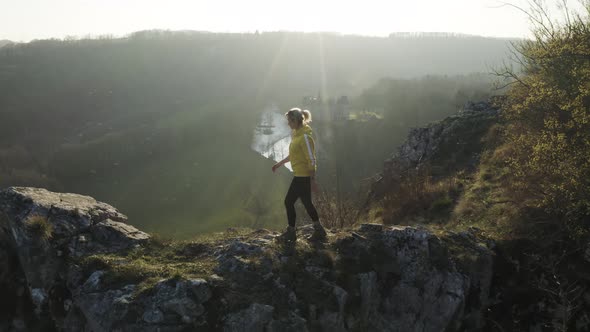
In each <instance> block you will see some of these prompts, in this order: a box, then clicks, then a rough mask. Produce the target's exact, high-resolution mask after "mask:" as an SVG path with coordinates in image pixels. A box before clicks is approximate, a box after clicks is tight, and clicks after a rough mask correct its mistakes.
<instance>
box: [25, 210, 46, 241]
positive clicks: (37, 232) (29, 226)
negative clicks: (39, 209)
mask: <svg viewBox="0 0 590 332" xmlns="http://www.w3.org/2000/svg"><path fill="white" fill-rule="evenodd" d="M25 228H26V231H27V233H28V234H29V235H30V236H31V237H33V238H35V239H39V240H43V241H46V240H49V239H50V238H51V236H52V235H53V227H52V226H51V223H49V220H48V219H47V217H45V216H40V215H33V216H30V217H28V218H27V220H26V221H25Z"/></svg>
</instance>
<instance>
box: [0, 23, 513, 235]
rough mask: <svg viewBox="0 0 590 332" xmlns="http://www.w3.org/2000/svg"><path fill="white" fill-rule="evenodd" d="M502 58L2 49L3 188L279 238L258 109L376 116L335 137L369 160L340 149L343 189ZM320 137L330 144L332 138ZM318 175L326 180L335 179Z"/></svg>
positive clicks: (237, 37) (479, 52)
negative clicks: (346, 104)
mask: <svg viewBox="0 0 590 332" xmlns="http://www.w3.org/2000/svg"><path fill="white" fill-rule="evenodd" d="M507 46H508V40H502V39H490V38H482V37H472V36H454V35H439V34H437V35H428V34H425V35H418V36H407V35H392V36H391V37H388V38H377V37H361V36H347V35H336V34H318V33H287V32H274V33H260V34H257V33H254V34H219V33H204V32H164V31H145V32H137V33H134V34H132V35H130V36H128V37H125V38H97V39H81V40H72V39H68V40H38V41H33V42H30V43H23V44H12V45H6V46H4V47H2V48H1V49H0V186H37V187H45V188H48V189H51V190H56V191H66V192H78V193H83V194H88V195H92V196H94V197H97V198H98V199H100V200H103V201H106V202H109V203H111V204H114V205H117V206H119V207H120V208H121V210H122V211H123V212H124V213H126V214H128V215H129V217H130V222H131V223H133V224H136V225H137V226H140V227H142V228H144V229H146V230H148V231H154V230H158V231H165V232H167V233H173V234H183V235H189V234H190V233H194V232H197V231H202V230H205V229H210V228H209V227H217V228H218V229H224V228H225V227H227V226H230V225H237V224H240V225H243V224H245V225H246V226H253V225H254V224H256V225H261V224H262V225H265V226H272V225H274V226H276V227H279V226H281V227H282V226H283V219H284V211H283V204H282V196H283V195H284V193H285V192H286V186H287V185H288V181H289V180H290V178H289V177H290V174H289V173H287V172H286V171H285V172H279V174H275V175H274V177H273V174H272V172H270V166H271V164H272V162H271V161H269V160H266V159H264V158H262V157H261V156H260V155H258V154H256V153H255V152H253V151H252V150H251V149H250V141H251V140H252V133H253V130H254V129H255V128H256V124H257V121H258V116H259V114H260V113H261V112H262V110H263V109H264V108H265V107H267V106H268V105H269V104H273V103H274V104H275V105H277V106H278V107H279V109H281V110H283V109H287V108H290V107H293V106H302V98H303V97H304V96H317V95H318V94H320V95H321V96H322V97H323V99H324V100H325V101H328V100H330V98H334V97H336V98H338V97H340V96H344V95H346V96H348V97H349V99H350V101H351V105H353V107H354V108H356V109H358V110H363V109H378V110H381V113H382V114H381V116H382V118H383V121H374V122H358V123H356V124H354V123H351V124H350V125H346V126H345V127H343V128H342V129H343V130H341V131H339V133H344V134H351V135H353V136H351V135H349V136H350V137H342V138H341V139H342V141H343V142H345V141H346V142H359V140H361V139H362V142H370V143H368V144H369V145H370V146H371V147H372V148H371V149H370V150H371V155H370V156H368V155H366V154H363V153H364V152H363V151H367V149H366V146H368V145H367V144H364V145H363V144H356V143H355V144H349V145H347V146H342V147H341V148H347V151H346V154H347V155H353V156H357V160H358V161H362V164H359V163H360V162H357V163H342V162H341V163H339V164H340V165H344V167H348V168H346V169H342V170H340V172H341V173H340V174H343V176H345V177H346V180H347V181H349V182H350V183H353V182H358V181H357V179H359V178H360V177H362V176H365V175H367V174H373V173H375V172H377V171H378V169H379V167H380V165H381V162H382V160H384V159H386V158H387V156H388V154H389V153H390V152H391V151H392V150H393V149H394V148H395V146H396V145H397V144H399V143H401V142H399V141H400V140H401V138H403V137H405V131H406V130H407V129H408V126H410V125H411V126H415V125H420V124H422V123H425V122H429V121H432V120H436V119H440V118H444V117H445V116H447V115H449V113H450V112H454V111H455V110H456V109H457V107H458V106H460V105H461V104H462V103H464V102H465V101H466V100H468V99H469V98H470V97H471V96H475V95H481V94H482V93H483V94H484V95H485V94H486V93H487V92H486V91H483V92H482V91H479V90H482V89H483V90H486V88H482V87H484V86H486V84H487V83H485V82H484V81H485V79H483V78H482V77H479V76H477V75H476V76H474V75H467V74H470V73H474V72H478V73H482V72H488V71H489V70H490V66H493V65H494V64H499V63H500V62H501V61H502V59H503V57H504V55H505V54H506V53H507V50H508V48H507ZM425 75H430V76H428V77H426V76H425ZM433 75H435V76H433ZM436 75H438V76H436ZM382 78H389V79H387V80H381V79H382ZM482 82H483V83H482ZM475 90H478V91H475ZM488 90H489V89H488ZM404 91H406V92H404ZM310 109H312V111H313V112H315V110H316V109H315V108H313V107H310ZM314 128H315V129H316V130H317V131H316V133H317V134H318V136H322V135H324V137H327V135H329V132H328V129H329V128H328V127H327V126H322V125H321V124H320V123H318V122H314ZM324 128H325V130H323V129H324ZM322 130H323V132H322ZM325 143H326V142H325V141H324V145H323V147H326V144H325ZM351 149H352V150H351ZM323 151H325V150H323ZM343 153H344V152H343ZM322 157H323V158H325V159H326V158H327V159H329V158H330V157H329V151H328V152H326V153H325V154H323V155H322ZM327 165H328V162H323V164H322V172H323V179H324V180H326V179H328V180H330V179H331V176H332V174H330V172H329V171H328V170H327V168H326V166H327ZM360 170H362V172H360ZM346 185H349V184H346ZM171 225H173V226H171ZM152 226H153V227H152ZM163 228H164V230H163Z"/></svg>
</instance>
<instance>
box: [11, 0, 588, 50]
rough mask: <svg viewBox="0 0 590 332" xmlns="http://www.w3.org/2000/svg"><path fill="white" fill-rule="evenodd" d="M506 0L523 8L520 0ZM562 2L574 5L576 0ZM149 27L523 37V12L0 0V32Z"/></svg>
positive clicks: (399, 3) (459, 2) (68, 33)
mask: <svg viewBox="0 0 590 332" xmlns="http://www.w3.org/2000/svg"><path fill="white" fill-rule="evenodd" d="M507 1H508V2H510V3H512V4H515V5H518V6H520V7H522V8H527V4H526V1H525V0H513V1H511V0H507ZM561 1H562V0H549V1H547V2H548V3H549V6H550V7H551V6H552V5H554V4H555V3H558V2H561ZM568 3H570V6H571V7H572V8H574V9H577V8H578V9H579V8H581V6H580V5H579V4H578V3H577V2H576V0H573V1H571V0H570V1H568ZM150 29H163V30H199V31H215V32H255V31H279V30H282V31H304V32H313V31H326V32H340V33H343V34H358V35H369V36H387V35H389V34H390V33H393V32H453V33H463V34H471V35H480V36H487V37H516V38H526V37H530V24H529V22H528V19H527V17H526V15H525V14H524V13H522V12H521V11H519V10H518V9H516V8H514V7H512V6H506V5H504V6H503V2H501V1H499V0H444V1H443V0H362V1H360V0H359V1H346V0H330V1H322V0H296V1H295V0H289V1H285V0H248V1H244V0H234V1H229V0H165V1H164V0H0V40H1V39H8V40H12V41H17V42H27V41H30V40H32V39H47V38H65V37H78V38H79V37H98V36H100V35H112V36H115V37H119V36H125V35H127V34H129V33H131V32H134V31H139V30H150Z"/></svg>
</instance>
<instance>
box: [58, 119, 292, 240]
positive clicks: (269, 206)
mask: <svg viewBox="0 0 590 332" xmlns="http://www.w3.org/2000/svg"><path fill="white" fill-rule="evenodd" d="M224 119H227V118H226V117H224V114H223V112H220V114H209V115H203V114H201V113H198V112H183V113H178V114H176V115H175V116H172V117H169V118H166V119H164V120H159V121H157V122H156V123H154V124H151V125H149V126H147V125H146V126H145V127H143V128H131V129H128V130H123V131H120V132H117V133H116V134H111V135H110V136H103V137H101V138H100V139H97V140H94V141H91V142H88V143H85V144H80V145H77V146H75V147H73V146H72V147H66V148H64V149H63V150H62V151H61V152H60V153H58V155H57V157H56V158H55V159H54V160H53V162H52V165H53V168H54V171H55V172H56V175H57V177H58V178H59V179H60V180H61V181H62V182H63V183H64V186H65V187H67V189H68V190H70V191H75V192H81V193H86V194H89V195H93V196H95V197H97V198H98V199H100V200H103V201H106V202H109V203H112V204H113V205H115V206H118V207H119V208H120V209H121V211H123V212H124V213H126V214H127V215H128V216H129V217H130V222H131V223H132V224H134V225H137V226H141V227H143V228H145V229H147V230H150V231H156V232H158V233H161V234H165V235H169V236H175V237H183V236H191V235H194V234H197V233H201V232H210V231H217V230H223V229H225V228H227V227H231V226H265V227H275V228H276V227H282V226H284V225H283V224H284V220H283V219H284V208H283V203H282V201H283V197H284V194H285V193H286V190H287V186H288V184H289V183H288V182H289V181H290V174H289V173H288V172H287V171H286V169H284V170H282V171H281V172H278V173H277V174H273V173H272V172H271V166H272V164H273V163H272V161H270V160H268V159H265V158H263V157H262V156H260V155H259V154H257V153H256V152H254V151H252V150H251V149H250V146H249V145H250V144H249V143H250V137H249V135H251V131H249V130H247V129H246V128H245V129H244V130H235V129H234V130H232V129H230V127H229V126H228V125H229V124H228V123H227V122H224ZM249 125H251V124H249V123H244V127H248V126H249ZM231 128H241V127H236V126H232V127H231ZM250 128H251V126H250Z"/></svg>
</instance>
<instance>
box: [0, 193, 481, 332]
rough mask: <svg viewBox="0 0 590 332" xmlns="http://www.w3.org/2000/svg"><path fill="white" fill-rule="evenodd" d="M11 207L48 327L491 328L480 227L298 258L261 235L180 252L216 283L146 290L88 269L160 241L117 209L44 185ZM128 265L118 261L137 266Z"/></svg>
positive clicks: (13, 237)
mask: <svg viewBox="0 0 590 332" xmlns="http://www.w3.org/2000/svg"><path fill="white" fill-rule="evenodd" d="M2 199H3V200H2ZM76 202H80V204H81V208H78V207H76V206H75V204H76ZM52 204H53V205H55V206H57V207H58V208H56V207H55V206H53V207H52ZM19 206H20V209H19V208H18V207H19ZM0 207H2V211H3V213H4V214H3V216H4V218H3V220H4V221H3V223H2V225H3V226H4V228H0V230H1V229H4V230H5V231H4V232H0V238H1V236H2V234H4V238H5V239H6V241H5V243H6V245H4V246H3V242H0V249H4V251H2V250H0V262H9V261H10V259H9V258H8V257H10V255H11V254H9V253H8V252H9V251H10V250H13V254H12V257H13V261H14V262H16V264H15V266H14V269H13V270H14V271H17V272H18V271H21V272H22V282H21V283H16V284H10V285H11V288H13V289H14V296H15V297H16V298H18V295H17V293H18V292H17V290H18V289H19V288H21V293H20V294H21V297H28V296H29V295H30V299H29V300H30V301H31V304H30V305H29V307H34V308H36V310H37V313H38V316H39V317H47V318H48V319H47V320H46V322H48V323H49V322H50V323H51V324H52V325H49V326H50V327H51V328H50V329H56V330H60V331H82V330H86V331H97V332H98V331H111V330H113V331H154V332H156V331H160V332H161V331H170V332H171V331H187V330H188V331H191V330H219V329H223V330H225V331H265V330H268V331H307V330H317V329H322V330H326V331H347V330H351V331H359V330H361V331H365V330H366V331H406V330H424V331H440V330H447V331H452V330H478V329H481V328H482V326H483V325H482V324H481V321H482V320H483V318H482V312H484V311H485V310H486V306H487V296H488V293H489V285H490V283H491V264H492V259H491V252H490V250H489V246H488V245H487V244H486V243H487V242H486V241H485V239H481V238H480V236H479V235H478V233H477V231H475V230H474V231H468V232H465V233H459V234H450V235H446V236H445V237H438V236H435V235H434V234H432V233H430V232H429V231H428V230H426V229H424V228H416V227H407V226H406V227H401V226H400V227H384V226H383V225H376V224H363V225H361V226H360V227H359V228H358V229H356V230H354V231H353V232H348V233H345V232H343V233H341V234H338V236H335V237H333V239H332V240H331V241H329V242H328V243H326V245H325V247H323V248H321V249H318V248H315V247H307V248H306V247H303V248H302V249H300V248H297V251H296V253H297V254H296V255H291V256H285V255H284V252H283V251H282V250H283V249H282V248H281V247H280V246H276V245H274V243H272V241H271V240H272V238H274V236H275V234H274V233H272V232H269V231H260V232H253V233H252V234H250V235H247V236H246V235H239V237H236V238H230V239H228V240H225V241H223V240H222V241H219V242H216V243H215V244H213V245H207V246H199V245H193V246H191V248H189V249H186V250H189V252H185V251H183V250H184V249H177V254H178V255H179V260H180V259H182V260H185V259H186V260H189V259H199V257H195V255H200V253H208V254H213V253H214V254H215V255H216V256H215V259H216V261H217V264H218V265H217V266H216V267H214V268H213V271H215V273H216V274H213V275H210V276H209V277H207V278H206V280H205V279H200V278H190V277H180V276H176V277H175V278H167V279H163V280H160V281H157V282H156V281H153V282H154V284H153V285H152V286H148V287H146V285H145V284H142V285H139V284H138V281H137V280H136V279H134V278H129V279H126V278H123V279H121V278H119V276H117V275H113V273H114V272H113V269H112V268H111V267H109V266H108V265H101V264H98V265H97V266H96V267H92V266H90V267H88V266H85V265H84V266H79V265H78V264H77V263H76V262H77V261H78V260H77V258H84V257H87V255H94V254H97V253H113V255H115V254H116V253H117V251H121V250H127V249H130V248H133V247H134V246H137V245H141V244H142V243H143V242H145V241H146V240H147V239H149V236H148V235H147V234H145V233H143V232H141V231H138V230H136V229H135V228H133V227H132V226H129V225H127V224H124V223H123V221H124V220H123V216H122V215H120V214H118V212H116V210H115V209H114V208H112V207H110V206H108V205H105V204H104V203H99V202H96V201H93V199H91V198H89V197H87V196H81V197H78V196H76V195H73V194H56V193H50V192H48V191H44V190H39V189H35V188H32V189H31V188H9V189H8V190H5V191H2V192H0ZM31 211H35V214H34V215H31ZM0 216H2V215H0ZM31 216H33V217H34V218H37V219H36V220H35V222H36V223H41V226H43V223H47V224H48V225H49V227H47V228H41V230H44V229H45V230H50V231H51V234H50V236H47V237H44V238H42V239H41V238H38V236H39V235H43V234H44V233H43V232H41V233H39V232H38V230H37V233H35V234H36V235H35V234H32V233H31V231H30V229H28V227H29V226H27V224H28V223H30V218H32V217H31ZM39 216H41V217H39ZM117 218H118V219H117ZM45 226H47V225H45ZM43 227H44V226H43ZM312 229H313V228H312V227H311V226H310V227H301V228H300V232H301V233H302V234H304V233H305V232H306V231H311V230H312ZM56 230H57V231H56ZM355 232H358V236H357V237H355V236H354V235H353V234H357V233H355ZM240 234H241V233H240ZM35 236H37V238H35ZM236 236H238V235H237V233H236ZM185 248H186V247H185ZM191 250H196V251H197V252H198V253H195V252H193V251H191ZM3 252H4V256H2V253H3ZM60 252H61V254H60V255H58V253H60ZM193 254H194V255H193ZM187 255H188V256H191V257H187ZM3 257H4V258H3ZM117 257H118V258H117V259H118V260H119V261H117V262H118V263H117V264H125V262H126V260H127V259H128V257H125V255H124V254H122V255H120V256H117ZM465 257H466V258H465ZM5 264H8V263H5ZM21 267H22V270H21ZM92 269H94V270H92ZM5 271H8V270H0V276H10V277H3V278H4V280H5V281H6V279H10V278H12V277H13V276H18V275H19V274H18V273H16V272H15V273H7V272H5ZM113 276H115V278H113ZM16 279H18V278H16ZM128 280H131V281H128ZM133 280H135V281H133ZM1 282H2V279H0V285H2V283H1ZM6 285H8V284H6ZM25 285H26V286H28V288H27V287H26V286H25ZM5 288H6V287H5ZM27 289H28V290H29V291H27ZM3 295H4V294H3ZM468 299H469V300H468ZM237 308H239V310H238V309H237ZM0 318H1V316H0ZM17 319H20V318H18V317H17ZM23 321H25V322H27V324H28V321H27V320H23ZM44 322H45V321H44ZM4 326H8V327H10V326H12V323H11V320H9V321H8V322H7V323H5V322H4V321H0V327H4ZM34 328H35V326H33V325H31V326H28V325H27V327H26V329H34Z"/></svg>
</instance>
